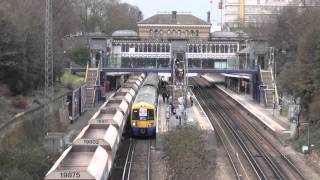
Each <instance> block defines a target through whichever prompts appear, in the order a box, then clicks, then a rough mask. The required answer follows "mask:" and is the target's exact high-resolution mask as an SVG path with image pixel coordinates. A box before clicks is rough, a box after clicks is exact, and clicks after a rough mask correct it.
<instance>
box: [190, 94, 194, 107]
mask: <svg viewBox="0 0 320 180" xmlns="http://www.w3.org/2000/svg"><path fill="white" fill-rule="evenodd" d="M190 105H191V106H193V98H192V96H190Z"/></svg>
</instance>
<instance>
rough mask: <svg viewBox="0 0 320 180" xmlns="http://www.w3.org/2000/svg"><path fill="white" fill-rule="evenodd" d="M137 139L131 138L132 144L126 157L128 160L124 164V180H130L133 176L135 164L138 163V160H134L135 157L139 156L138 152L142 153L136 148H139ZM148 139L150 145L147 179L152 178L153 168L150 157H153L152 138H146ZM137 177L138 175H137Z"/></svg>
mask: <svg viewBox="0 0 320 180" xmlns="http://www.w3.org/2000/svg"><path fill="white" fill-rule="evenodd" d="M137 141H139V140H135V139H130V145H129V149H128V153H127V157H126V162H125V165H124V169H123V173H122V180H130V179H131V176H132V172H133V171H134V168H133V164H137V162H134V157H135V156H137V154H135V153H136V152H137V153H142V152H139V151H138V150H136V148H137V146H138V145H137ZM145 141H148V146H147V148H148V149H147V159H146V161H147V162H146V163H145V164H146V165H147V171H146V179H147V180H150V179H151V176H150V173H151V168H150V158H151V140H145ZM135 178H136V177H135Z"/></svg>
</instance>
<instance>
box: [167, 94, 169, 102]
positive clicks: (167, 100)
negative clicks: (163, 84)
mask: <svg viewBox="0 0 320 180" xmlns="http://www.w3.org/2000/svg"><path fill="white" fill-rule="evenodd" d="M166 99H167V102H169V93H166Z"/></svg>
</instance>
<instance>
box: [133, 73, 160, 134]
mask: <svg viewBox="0 0 320 180" xmlns="http://www.w3.org/2000/svg"><path fill="white" fill-rule="evenodd" d="M158 82H159V77H158V75H157V74H149V75H148V76H147V77H146V80H145V81H144V83H143V85H142V87H141V88H140V90H139V92H138V95H137V97H136V99H135V101H134V103H133V105H132V110H131V133H132V136H134V137H139V136H140V137H155V136H156V126H157V114H158V112H157V107H158Z"/></svg>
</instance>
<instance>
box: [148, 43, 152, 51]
mask: <svg viewBox="0 0 320 180" xmlns="http://www.w3.org/2000/svg"><path fill="white" fill-rule="evenodd" d="M151 51H152V45H151V44H148V52H151Z"/></svg>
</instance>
